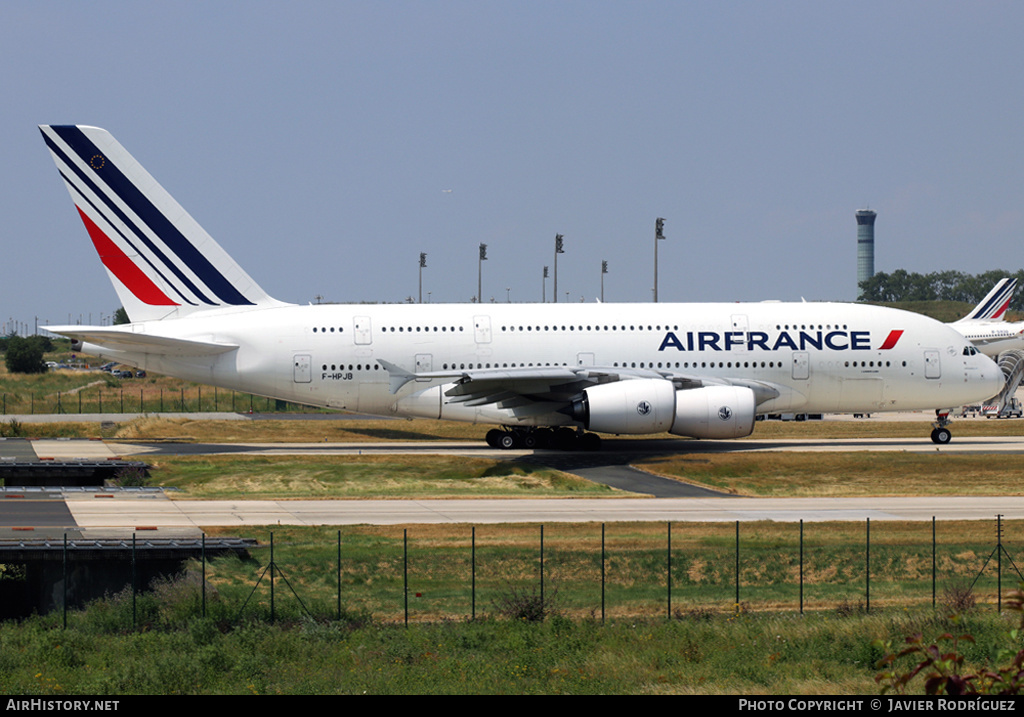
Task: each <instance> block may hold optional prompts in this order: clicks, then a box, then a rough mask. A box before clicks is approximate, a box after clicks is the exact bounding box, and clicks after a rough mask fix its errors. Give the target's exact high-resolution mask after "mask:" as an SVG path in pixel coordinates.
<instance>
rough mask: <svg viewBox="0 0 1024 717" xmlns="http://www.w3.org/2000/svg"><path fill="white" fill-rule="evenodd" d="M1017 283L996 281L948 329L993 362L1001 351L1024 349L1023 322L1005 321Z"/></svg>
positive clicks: (1013, 280) (1009, 278)
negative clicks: (951, 329) (968, 311)
mask: <svg viewBox="0 0 1024 717" xmlns="http://www.w3.org/2000/svg"><path fill="white" fill-rule="evenodd" d="M1016 286H1017V280H1016V279H1014V278H1011V277H1006V278H1005V279H1000V280H999V281H998V282H997V283H996V285H995V287H993V289H992V291H990V292H989V293H988V295H987V296H986V297H985V298H984V299H982V300H981V303H979V304H978V305H977V306H975V307H974V310H973V311H971V313H969V314H967V316H965V317H964V318H962V319H960V320H959V321H954V322H953V323H952V324H950V326H952V327H953V328H954V329H956V330H957V331H959V332H960V333H961V334H963V335H964V336H965V337H966V338H967V340H968V341H970V342H971V343H972V344H974V345H975V346H976V347H977V348H978V350H979V351H981V352H982V353H983V354H985V355H986V356H991V357H992V358H996V357H998V356H999V354H1001V353H1003V352H1004V351H1010V350H1012V349H1017V350H1021V349H1024V321H1022V322H1018V323H1011V322H1008V321H1005V317H1006V309H1007V308H1009V306H1010V299H1011V298H1012V297H1013V290H1014V289H1015V288H1016Z"/></svg>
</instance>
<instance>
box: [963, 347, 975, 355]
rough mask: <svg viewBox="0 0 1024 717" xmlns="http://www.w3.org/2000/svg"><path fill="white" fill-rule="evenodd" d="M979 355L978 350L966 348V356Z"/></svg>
mask: <svg viewBox="0 0 1024 717" xmlns="http://www.w3.org/2000/svg"><path fill="white" fill-rule="evenodd" d="M977 354H978V349H976V348H974V347H973V346H964V356H976V355H977Z"/></svg>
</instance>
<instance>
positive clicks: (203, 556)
mask: <svg viewBox="0 0 1024 717" xmlns="http://www.w3.org/2000/svg"><path fill="white" fill-rule="evenodd" d="M201 587H202V596H203V617H206V533H205V532H204V533H203V550H202V582H201Z"/></svg>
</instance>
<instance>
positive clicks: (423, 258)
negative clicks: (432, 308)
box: [420, 251, 427, 304]
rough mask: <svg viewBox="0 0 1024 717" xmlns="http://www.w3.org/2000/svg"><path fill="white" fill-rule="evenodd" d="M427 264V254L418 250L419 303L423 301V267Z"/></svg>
mask: <svg viewBox="0 0 1024 717" xmlns="http://www.w3.org/2000/svg"><path fill="white" fill-rule="evenodd" d="M426 266H427V255H426V254H425V253H424V252H422V251H421V252H420V303H421V304H422V303H423V269H424V268H425V267H426Z"/></svg>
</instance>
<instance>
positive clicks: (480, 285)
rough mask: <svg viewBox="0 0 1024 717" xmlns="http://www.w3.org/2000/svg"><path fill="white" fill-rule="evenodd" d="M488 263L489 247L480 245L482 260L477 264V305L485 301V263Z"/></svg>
mask: <svg viewBox="0 0 1024 717" xmlns="http://www.w3.org/2000/svg"><path fill="white" fill-rule="evenodd" d="M485 261H487V245H486V244H481V245H480V259H479V261H477V263H476V303H478V304H479V303H481V302H482V301H483V296H484V294H483V280H484V279H483V277H484V262H485Z"/></svg>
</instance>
